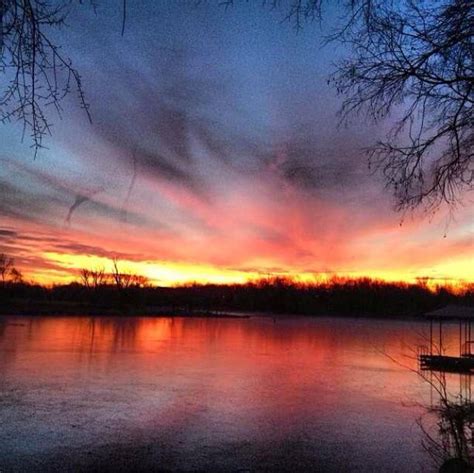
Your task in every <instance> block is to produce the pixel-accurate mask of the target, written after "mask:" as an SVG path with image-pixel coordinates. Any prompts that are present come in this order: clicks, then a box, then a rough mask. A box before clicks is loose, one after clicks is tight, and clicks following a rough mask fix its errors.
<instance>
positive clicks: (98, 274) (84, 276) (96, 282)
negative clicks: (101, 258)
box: [79, 268, 108, 289]
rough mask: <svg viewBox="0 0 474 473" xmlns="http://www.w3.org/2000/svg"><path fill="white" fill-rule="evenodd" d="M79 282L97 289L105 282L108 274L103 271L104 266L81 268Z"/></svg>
mask: <svg viewBox="0 0 474 473" xmlns="http://www.w3.org/2000/svg"><path fill="white" fill-rule="evenodd" d="M79 276H80V281H81V283H82V284H83V285H84V286H86V287H88V288H94V289H97V288H98V287H100V286H102V285H103V284H105V283H106V282H107V279H108V275H107V274H106V273H105V269H104V268H96V269H87V268H83V269H81V271H80V274H79Z"/></svg>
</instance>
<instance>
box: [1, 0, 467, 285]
mask: <svg viewBox="0 0 474 473" xmlns="http://www.w3.org/2000/svg"><path fill="white" fill-rule="evenodd" d="M129 4H131V5H129V7H128V11H127V22H126V28H125V34H124V35H123V36H122V35H121V21H122V17H121V11H120V9H119V8H117V3H116V2H112V1H103V2H100V3H99V4H98V6H97V9H96V11H95V12H94V11H93V9H92V8H90V7H89V6H87V5H83V6H80V7H78V8H77V9H75V10H73V11H72V13H71V15H70V17H69V18H68V21H67V26H65V27H64V28H63V29H62V30H61V31H60V32H59V33H53V34H54V35H55V36H54V39H55V40H57V41H58V43H59V44H61V45H62V50H63V51H64V52H65V53H67V54H68V55H69V56H70V57H71V59H72V60H73V63H74V65H75V66H76V68H77V69H78V70H79V71H80V72H81V75H82V81H83V86H84V89H85V92H86V97H87V101H88V102H89V103H90V112H91V116H92V123H90V122H89V121H88V119H87V116H86V114H85V113H84V111H83V110H82V109H81V108H80V106H79V104H78V101H77V97H76V94H75V92H74V91H73V92H72V93H71V94H70V95H69V96H68V97H67V99H66V100H65V102H64V103H63V111H62V113H61V117H59V116H58V115H57V114H56V112H54V111H53V110H52V108H51V110H50V111H49V114H50V121H51V122H52V123H53V127H52V136H50V137H47V138H46V139H45V145H46V147H47V148H46V149H42V150H40V152H39V153H38V155H37V156H36V158H35V157H34V151H33V150H32V149H31V141H29V140H28V137H26V138H25V139H23V140H22V127H21V125H20V124H18V123H14V124H5V125H2V126H0V253H1V252H4V253H6V254H8V255H10V256H11V257H13V258H14V259H15V263H16V266H17V267H18V268H19V269H20V270H21V271H22V272H23V274H24V275H25V277H26V278H27V279H29V280H34V281H37V282H41V283H46V284H51V283H61V282H68V281H72V280H75V279H77V275H78V271H79V270H80V268H84V267H87V268H95V267H102V266H103V267H105V268H106V269H109V268H110V264H111V263H110V261H111V259H112V258H118V259H119V260H120V261H121V263H120V264H121V267H122V268H123V269H124V270H125V269H126V270H129V271H134V272H139V273H141V274H144V275H145V276H147V277H149V278H150V279H151V281H152V282H153V283H154V284H159V285H173V284H177V283H178V284H179V283H184V282H190V281H198V282H217V283H226V282H245V281H247V280H249V279H253V278H257V277H262V276H267V275H278V276H291V277H295V278H298V279H301V280H314V279H319V278H324V277H330V276H332V275H340V276H349V277H359V276H369V277H376V278H383V279H387V280H404V281H414V280H416V278H420V277H429V278H433V279H434V280H442V281H451V282H452V281H460V280H462V281H474V264H473V263H474V212H473V206H472V196H471V197H469V196H467V197H466V198H465V199H463V200H462V205H460V206H459V207H458V208H456V209H455V211H452V210H449V209H444V208H442V209H440V210H439V211H438V212H437V213H436V214H434V215H426V214H425V213H423V211H421V210H420V211H418V212H415V213H406V214H401V213H399V212H396V211H395V201H394V198H393V196H392V195H391V193H390V190H389V189H387V188H386V187H385V185H384V181H383V179H382V178H381V176H380V175H377V174H374V173H372V172H370V171H369V169H368V166H367V156H366V155H365V153H364V148H366V147H368V146H370V145H371V144H373V143H374V142H375V141H376V140H377V139H381V138H383V137H384V136H385V134H386V133H387V130H388V129H389V128H390V119H388V120H387V121H384V122H380V123H377V124H374V123H371V122H370V121H369V120H368V119H367V117H365V116H362V115H361V116H358V117H354V118H353V119H352V120H351V121H350V122H349V123H345V124H343V125H341V124H340V123H339V121H340V119H339V116H338V110H339V109H340V107H341V103H342V98H341V97H339V96H337V94H336V92H335V90H334V88H333V86H332V85H331V84H330V83H328V78H329V77H330V74H331V72H332V71H334V62H335V61H337V60H338V58H341V57H344V55H347V54H350V51H348V50H345V49H343V48H342V47H341V46H337V45H335V44H330V45H329V46H328V45H325V44H324V37H325V35H327V34H329V33H331V31H332V30H333V28H334V26H335V24H336V22H337V18H338V16H339V15H340V13H341V12H339V11H337V10H335V9H331V8H333V7H331V8H329V9H328V10H327V11H326V14H325V19H324V21H323V22H322V23H321V24H320V23H318V22H314V23H311V24H307V25H306V26H305V27H304V29H303V30H300V31H298V32H297V31H295V28H294V27H293V25H291V24H289V23H288V22H282V21H281V20H282V18H283V12H282V11H278V10H276V11H275V10H273V11H268V10H265V9H263V8H262V7H261V3H260V2H242V3H239V2H237V4H236V6H234V7H233V8H228V9H225V8H223V7H219V6H218V5H217V2H201V4H200V5H199V6H196V4H195V2H184V1H183V2H171V1H169V2H168V1H163V2H154V1H145V0H143V1H137V2H129ZM469 199H470V200H469Z"/></svg>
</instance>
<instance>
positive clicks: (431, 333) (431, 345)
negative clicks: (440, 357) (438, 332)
mask: <svg viewBox="0 0 474 473" xmlns="http://www.w3.org/2000/svg"><path fill="white" fill-rule="evenodd" d="M432 354H433V319H430V355H432Z"/></svg>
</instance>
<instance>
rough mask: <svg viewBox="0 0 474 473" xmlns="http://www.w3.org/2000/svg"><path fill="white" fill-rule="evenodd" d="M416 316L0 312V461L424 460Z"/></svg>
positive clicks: (229, 463)
mask: <svg viewBox="0 0 474 473" xmlns="http://www.w3.org/2000/svg"><path fill="white" fill-rule="evenodd" d="M424 329H425V327H424V326H423V325H422V324H417V323H414V322H407V321H390V322H382V321H372V320H352V319H329V318H327V319H318V318H316V319H307V318H287V319H278V320H277V321H276V322H274V321H273V320H272V319H271V318H250V319H227V320H225V319H208V320H205V319H193V318H187V319H185V318H134V319H129V318H106V317H103V318H100V317H96V318H89V317H74V318H73V317H68V318H62V317H31V318H29V317H3V318H0V471H2V472H6V471H35V469H36V471H67V470H70V471H79V470H81V469H82V470H84V471H92V470H93V469H94V468H97V469H100V470H101V471H103V470H107V469H110V470H111V471H112V470H113V471H116V470H117V469H120V468H123V469H129V468H131V466H132V465H133V466H134V467H136V469H142V470H147V469H151V468H152V467H154V468H155V469H159V468H163V469H165V470H171V471H196V470H200V471H219V470H222V471H235V470H240V471H270V470H273V471H275V470H277V469H278V470H285V469H286V470H287V471H307V470H311V471H329V472H330V471H339V472H344V471H351V472H353V471H373V472H383V471H387V472H390V471H394V472H395V471H397V472H412V471H433V469H434V466H433V464H432V463H431V460H430V458H429V457H428V456H427V455H426V454H425V453H424V450H423V449H422V447H421V440H422V438H423V436H422V434H421V431H420V429H419V427H418V425H417V424H416V419H417V418H418V417H419V416H420V415H422V414H423V412H424V411H423V409H422V408H421V407H420V406H419V405H417V403H428V402H429V396H430V393H429V388H428V386H427V385H426V384H425V383H423V382H422V381H421V380H420V379H419V378H418V377H417V375H416V374H414V373H412V372H411V371H409V370H407V369H404V368H402V367H400V366H399V365H397V364H396V363H395V362H394V361H392V360H391V359H390V358H389V357H388V356H387V355H386V354H388V355H390V356H391V357H393V358H395V359H397V360H399V361H401V362H402V363H404V364H408V365H410V366H415V363H414V361H413V359H412V357H413V349H414V347H415V346H416V344H417V343H419V341H420V333H421V332H422V331H423V330H424Z"/></svg>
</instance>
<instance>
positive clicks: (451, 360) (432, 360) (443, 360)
mask: <svg viewBox="0 0 474 473" xmlns="http://www.w3.org/2000/svg"><path fill="white" fill-rule="evenodd" d="M419 360H420V368H421V369H422V370H432V371H446V372H451V373H474V358H473V357H472V356H446V355H430V354H423V355H420V357H419Z"/></svg>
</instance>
